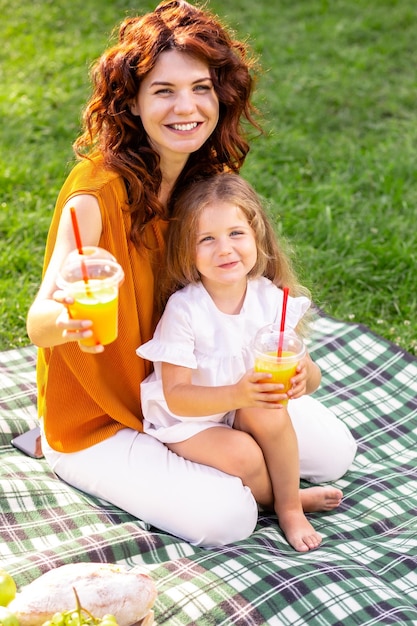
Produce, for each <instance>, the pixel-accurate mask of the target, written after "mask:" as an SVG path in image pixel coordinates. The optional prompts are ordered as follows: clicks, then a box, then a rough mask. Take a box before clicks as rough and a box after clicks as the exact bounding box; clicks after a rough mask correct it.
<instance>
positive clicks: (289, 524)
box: [278, 510, 322, 552]
mask: <svg viewBox="0 0 417 626" xmlns="http://www.w3.org/2000/svg"><path fill="white" fill-rule="evenodd" d="M278 523H279V525H280V528H281V530H282V532H283V533H284V535H285V537H286V539H287V541H288V543H289V544H290V546H292V547H293V548H294V550H297V552H308V551H309V550H314V549H315V548H318V547H319V545H320V544H321V541H322V539H321V536H320V535H319V533H317V532H316V531H315V530H314V528H313V527H312V525H311V524H310V522H309V521H308V519H307V518H306V517H305V515H304V513H303V512H302V511H299V510H295V511H294V510H292V511H286V512H285V513H281V514H280V515H279V516H278Z"/></svg>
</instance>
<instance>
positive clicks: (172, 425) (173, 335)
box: [137, 277, 310, 443]
mask: <svg viewBox="0 0 417 626" xmlns="http://www.w3.org/2000/svg"><path fill="white" fill-rule="evenodd" d="M282 300H283V292H282V290H281V289H279V288H278V287H276V285H274V284H273V283H272V282H271V281H270V280H268V279H267V278H264V277H262V278H258V279H254V280H249V281H248V287H247V291H246V296H245V300H244V303H243V306H242V309H241V311H240V313H239V314H237V315H228V314H226V313H223V312H222V311H220V310H219V309H218V308H217V307H216V305H215V304H214V302H213V300H212V299H211V297H210V296H209V294H208V292H207V291H206V290H205V288H204V287H203V285H202V284H201V283H198V284H196V285H188V286H187V287H184V288H183V289H181V290H179V291H177V292H175V293H174V294H173V295H172V296H171V298H170V299H169V301H168V303H167V306H166V308H165V311H164V314H163V316H162V318H161V320H160V322H159V324H158V326H157V328H156V330H155V334H154V337H153V339H151V340H150V341H148V342H147V343H145V344H143V345H142V346H140V347H139V348H138V350H137V354H138V355H139V356H141V357H142V358H145V359H147V360H149V361H153V363H154V372H153V373H152V374H151V375H150V376H148V378H146V379H145V380H144V381H143V382H142V384H141V402H142V411H143V415H144V421H143V427H144V431H145V432H146V433H148V434H150V435H152V436H153V437H155V438H156V439H159V441H162V442H164V443H172V442H177V441H183V440H184V439H188V438H189V437H192V436H193V435H195V434H197V433H198V432H200V431H202V430H205V429H206V428H210V427H212V426H219V425H220V426H221V425H223V426H228V427H230V426H232V424H233V420H234V415H235V412H234V411H232V412H229V413H226V414H224V413H219V414H216V415H210V416H203V417H181V416H178V415H175V414H174V413H172V412H171V411H170V410H169V408H168V406H167V403H166V401H165V397H164V393H163V389H162V380H161V363H162V362H165V363H172V364H175V365H180V366H182V367H188V368H190V369H191V370H192V382H193V384H195V385H201V386H207V387H212V386H213V387H217V386H221V385H231V384H234V383H236V382H237V381H238V380H239V379H240V378H241V377H242V376H243V374H244V373H245V372H246V371H247V370H248V369H251V368H252V367H253V365H254V357H253V349H252V341H253V338H254V337H255V335H256V333H257V331H258V330H259V329H260V328H262V327H263V326H266V325H267V324H271V323H279V322H280V317H281V310H282ZM309 307H310V301H309V300H308V298H305V297H303V296H301V297H297V298H293V297H291V296H290V297H289V298H288V303H287V315H286V328H295V327H296V326H297V324H298V322H299V320H300V319H301V317H302V316H303V315H304V313H305V312H306V311H307V309H308V308H309ZM297 402H298V401H297V400H291V401H290V402H289V404H288V410H289V412H290V415H291V404H294V403H297Z"/></svg>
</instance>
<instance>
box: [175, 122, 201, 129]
mask: <svg viewBox="0 0 417 626" xmlns="http://www.w3.org/2000/svg"><path fill="white" fill-rule="evenodd" d="M196 126H197V122H190V123H189V124H172V128H174V129H175V130H193V128H196Z"/></svg>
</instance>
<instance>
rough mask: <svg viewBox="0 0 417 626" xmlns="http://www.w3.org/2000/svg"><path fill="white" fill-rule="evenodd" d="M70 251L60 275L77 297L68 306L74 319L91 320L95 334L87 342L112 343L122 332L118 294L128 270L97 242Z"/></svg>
mask: <svg viewBox="0 0 417 626" xmlns="http://www.w3.org/2000/svg"><path fill="white" fill-rule="evenodd" d="M82 252H83V253H82V254H80V252H79V251H78V250H73V251H72V252H70V254H69V255H68V257H67V258H66V260H65V263H64V265H63V267H62V268H61V270H60V273H59V275H58V277H57V286H58V287H59V288H60V289H63V290H64V291H66V292H67V293H68V294H69V295H71V296H72V297H73V298H74V303H73V304H71V305H70V306H69V307H68V310H69V314H70V315H71V317H72V318H73V319H77V320H91V321H92V322H93V325H92V331H93V335H92V337H89V338H88V339H82V340H81V341H80V343H82V344H83V345H85V346H94V345H97V344H102V345H103V346H105V345H107V344H109V343H111V342H112V341H114V340H115V339H116V338H117V332H118V295H119V286H120V284H121V282H122V280H123V277H124V272H123V269H122V267H121V266H120V265H119V263H118V262H117V261H116V259H115V258H114V256H113V255H112V254H110V252H108V251H107V250H104V249H103V248H99V247H97V246H84V247H83V248H82Z"/></svg>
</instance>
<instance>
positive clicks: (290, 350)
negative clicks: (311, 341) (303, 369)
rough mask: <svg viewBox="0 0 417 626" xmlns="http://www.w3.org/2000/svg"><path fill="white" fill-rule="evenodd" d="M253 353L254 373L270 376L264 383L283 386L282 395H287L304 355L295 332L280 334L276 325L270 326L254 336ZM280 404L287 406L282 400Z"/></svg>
mask: <svg viewBox="0 0 417 626" xmlns="http://www.w3.org/2000/svg"><path fill="white" fill-rule="evenodd" d="M254 353H255V367H254V369H255V372H265V373H266V374H272V378H268V379H265V382H270V383H280V384H282V385H284V388H283V390H282V393H287V392H288V391H289V390H290V388H291V382H290V381H291V379H292V378H293V377H294V376H295V372H296V369H297V365H298V363H299V362H300V360H301V359H302V358H303V357H304V356H305V354H306V347H305V345H304V342H303V340H302V338H301V337H299V336H298V335H297V333H296V332H295V331H293V330H286V331H284V332H281V331H280V327H279V326H278V325H277V324H270V325H268V326H265V327H264V328H261V329H260V330H259V331H258V333H257V334H256V336H255V339H254ZM281 404H284V405H286V404H288V400H282V401H281Z"/></svg>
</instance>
